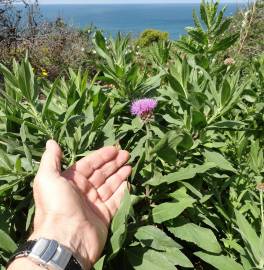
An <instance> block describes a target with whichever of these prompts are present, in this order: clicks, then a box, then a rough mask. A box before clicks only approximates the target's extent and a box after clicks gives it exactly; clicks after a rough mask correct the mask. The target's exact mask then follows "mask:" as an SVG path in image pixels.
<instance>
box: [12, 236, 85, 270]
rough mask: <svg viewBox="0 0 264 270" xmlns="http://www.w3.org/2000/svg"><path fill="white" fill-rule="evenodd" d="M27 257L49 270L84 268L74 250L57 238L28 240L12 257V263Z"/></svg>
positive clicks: (78, 269)
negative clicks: (60, 242)
mask: <svg viewBox="0 0 264 270" xmlns="http://www.w3.org/2000/svg"><path fill="white" fill-rule="evenodd" d="M24 257H27V258H29V259H31V260H32V261H33V262H35V263H36V264H37V265H39V266H43V267H44V268H46V269H48V270H84V268H83V266H82V265H81V263H80V262H79V261H78V260H77V259H76V258H75V257H74V256H73V254H72V252H71V251H70V250H69V249H68V248H66V247H64V246H63V245H60V244H59V243H58V242H57V241H55V240H49V239H45V238H40V239H38V240H33V241H28V242H26V243H25V244H24V245H22V246H21V247H19V248H18V249H17V251H16V252H15V253H14V255H13V256H12V257H11V258H10V260H9V262H8V265H10V264H11V263H12V262H13V261H14V260H15V259H17V258H24Z"/></svg>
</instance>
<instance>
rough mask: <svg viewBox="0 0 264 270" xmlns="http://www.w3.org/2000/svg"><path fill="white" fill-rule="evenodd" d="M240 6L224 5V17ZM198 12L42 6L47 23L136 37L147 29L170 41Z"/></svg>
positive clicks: (179, 7)
mask: <svg viewBox="0 0 264 270" xmlns="http://www.w3.org/2000/svg"><path fill="white" fill-rule="evenodd" d="M242 6H243V4H227V7H228V8H227V12H226V15H227V16H230V15H232V14H234V13H235V12H236V10H237V9H238V8H240V7H242ZM193 9H196V10H197V12H199V4H145V5H144V4H140V5H138V4H134V5H116V4H115V5H41V12H42V14H43V15H44V18H46V19H47V20H54V19H55V18H57V17H58V16H60V17H62V18H63V19H64V20H65V21H66V22H67V23H69V24H71V25H73V26H76V27H81V28H82V27H85V26H89V25H91V24H93V25H95V26H96V27H98V28H100V29H103V30H104V31H105V32H106V33H108V34H111V35H116V33H117V32H118V31H120V32H122V33H131V34H132V35H133V36H136V35H138V34H139V33H140V32H142V31H143V30H144V29H146V28H155V29H159V30H162V31H167V32H169V33H170V37H171V38H172V39H177V38H179V36H180V35H182V34H184V33H185V30H184V29H185V27H186V26H191V25H193V20H192V10H193Z"/></svg>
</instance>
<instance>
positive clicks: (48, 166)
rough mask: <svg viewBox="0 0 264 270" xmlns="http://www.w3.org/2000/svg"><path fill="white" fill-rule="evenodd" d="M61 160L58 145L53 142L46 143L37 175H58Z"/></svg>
mask: <svg viewBox="0 0 264 270" xmlns="http://www.w3.org/2000/svg"><path fill="white" fill-rule="evenodd" d="M61 158H62V152H61V149H60V147H59V145H58V144H57V143H56V142H55V141H53V140H49V141H47V143H46V151H45V152H44V154H43V156H42V158H41V162H40V166H39V171H38V175H40V174H41V175H43V174H44V175H47V174H49V175H50V174H60V172H61Z"/></svg>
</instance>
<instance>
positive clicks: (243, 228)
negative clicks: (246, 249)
mask: <svg viewBox="0 0 264 270" xmlns="http://www.w3.org/2000/svg"><path fill="white" fill-rule="evenodd" d="M235 214H236V222H237V225H238V228H239V232H240V233H241V236H242V238H243V239H244V241H245V242H246V243H247V245H249V246H250V249H251V252H252V253H253V255H254V257H255V258H256V259H257V261H261V260H262V258H263V256H264V254H263V253H264V252H263V249H262V245H261V241H260V238H259V237H258V236H257V233H256V232H255V230H254V229H253V228H252V227H251V226H250V224H249V223H248V221H247V220H246V219H245V218H244V216H243V215H242V214H241V213H240V212H239V211H235Z"/></svg>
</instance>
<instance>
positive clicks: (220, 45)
mask: <svg viewBox="0 0 264 270" xmlns="http://www.w3.org/2000/svg"><path fill="white" fill-rule="evenodd" d="M238 38H239V33H236V34H233V35H230V36H229V37H226V38H224V39H222V40H220V41H218V42H217V43H216V44H214V46H213V48H212V49H211V50H210V51H209V52H210V53H215V52H218V51H224V50H226V49H228V48H229V47H231V46H232V45H233V44H234V43H235V42H236V41H237V40H238Z"/></svg>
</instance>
